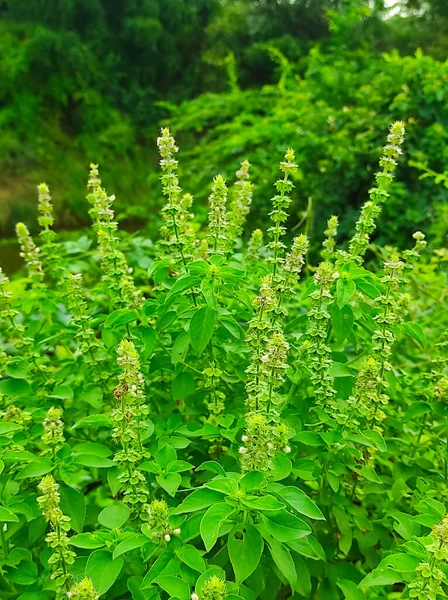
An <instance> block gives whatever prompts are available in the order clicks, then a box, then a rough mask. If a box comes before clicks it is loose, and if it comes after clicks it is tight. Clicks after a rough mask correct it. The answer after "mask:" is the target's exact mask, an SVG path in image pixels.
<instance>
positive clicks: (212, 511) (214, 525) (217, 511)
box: [200, 502, 235, 552]
mask: <svg viewBox="0 0 448 600" xmlns="http://www.w3.org/2000/svg"><path fill="white" fill-rule="evenodd" d="M234 511H235V509H234V507H233V506H231V505H230V504H226V503H225V502H219V503H218V504H214V505H213V506H211V507H210V508H209V509H208V510H207V511H206V513H205V514H204V516H203V517H202V520H201V525H200V532H201V537H202V539H203V541H204V546H205V549H206V550H207V552H209V551H210V550H211V549H212V548H213V546H214V545H215V544H216V540H217V539H218V535H219V530H220V528H221V525H222V523H224V521H226V519H228V517H229V516H230V515H231V514H232V513H233V512H234Z"/></svg>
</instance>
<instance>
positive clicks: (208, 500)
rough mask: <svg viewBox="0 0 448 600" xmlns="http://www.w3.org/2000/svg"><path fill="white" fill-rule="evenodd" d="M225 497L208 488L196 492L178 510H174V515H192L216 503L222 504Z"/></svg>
mask: <svg viewBox="0 0 448 600" xmlns="http://www.w3.org/2000/svg"><path fill="white" fill-rule="evenodd" d="M223 499H224V495H223V494H220V493H219V492H215V491H214V490H208V489H207V488H201V489H199V490H195V491H194V492H192V493H191V494H190V495H189V496H187V497H186V498H185V500H184V501H183V502H182V504H180V505H179V506H178V507H177V508H175V509H174V511H173V514H174V515H181V514H183V513H190V512H196V511H199V510H202V509H203V508H207V507H209V506H211V505H212V504H215V503H216V502H222V500H223Z"/></svg>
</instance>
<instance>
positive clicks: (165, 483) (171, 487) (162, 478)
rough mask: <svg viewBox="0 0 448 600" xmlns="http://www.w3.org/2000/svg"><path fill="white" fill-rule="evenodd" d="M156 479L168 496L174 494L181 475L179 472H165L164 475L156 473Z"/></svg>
mask: <svg viewBox="0 0 448 600" xmlns="http://www.w3.org/2000/svg"><path fill="white" fill-rule="evenodd" d="M156 481H157V483H158V484H159V485H160V487H161V488H163V489H164V490H165V491H166V492H168V494H169V495H170V496H174V494H175V493H176V491H177V488H178V487H179V486H180V484H181V481H182V477H181V476H180V475H179V473H166V474H164V475H157V477H156Z"/></svg>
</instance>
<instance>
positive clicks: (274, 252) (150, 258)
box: [0, 121, 448, 600]
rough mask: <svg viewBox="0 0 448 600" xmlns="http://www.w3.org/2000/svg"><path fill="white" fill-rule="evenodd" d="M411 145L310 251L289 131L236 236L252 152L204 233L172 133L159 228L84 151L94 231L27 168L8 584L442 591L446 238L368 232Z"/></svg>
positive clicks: (1, 297) (9, 300) (6, 404)
mask: <svg viewBox="0 0 448 600" xmlns="http://www.w3.org/2000/svg"><path fill="white" fill-rule="evenodd" d="M386 131H387V130H386ZM386 131H385V132H384V133H386ZM403 143H404V146H405V145H406V140H405V128H404V124H403V123H402V122H401V121H398V122H396V123H394V124H393V125H392V127H391V128H390V131H389V134H388V136H387V142H386V145H385V146H384V148H383V150H382V151H381V155H380V161H379V167H378V170H377V172H376V174H375V176H374V178H373V179H374V180H373V181H372V182H371V187H370V190H369V191H368V198H366V201H365V202H364V204H363V206H362V209H361V212H360V215H359V217H358V219H357V222H356V225H355V228H354V231H353V232H352V233H351V234H350V236H349V241H348V243H347V244H345V245H341V244H340V243H339V241H338V218H337V217H335V216H333V217H332V218H330V219H329V221H328V223H327V227H326V230H325V240H324V243H323V245H322V248H321V251H320V252H321V258H317V260H316V261H315V262H313V261H312V260H310V254H309V247H310V241H311V240H310V239H309V238H308V236H307V235H306V234H304V233H299V234H297V235H296V236H295V237H294V238H293V239H292V241H291V243H289V242H288V240H287V236H286V235H285V234H286V233H287V228H286V223H287V222H288V211H289V209H290V207H291V205H292V198H293V192H294V181H295V180H296V178H297V174H298V170H299V167H298V165H297V164H296V157H295V154H294V151H293V150H292V149H289V150H287V151H286V154H285V155H284V158H283V159H282V160H281V162H280V165H279V170H277V181H276V182H275V183H274V180H273V181H272V182H271V190H272V193H271V195H272V199H271V206H270V209H269V221H270V226H269V227H268V228H267V231H265V232H261V231H260V230H255V231H253V232H252V234H251V236H250V241H249V242H244V241H243V240H242V239H241V237H240V235H241V232H242V230H243V228H244V225H245V219H246V218H247V216H248V215H249V221H250V220H251V217H250V208H251V203H252V198H253V194H254V192H255V191H256V189H257V187H256V184H257V181H256V180H255V181H254V184H255V186H254V184H253V183H252V179H251V173H252V169H251V165H250V164H249V162H247V161H243V162H242V164H241V165H240V168H239V169H238V172H237V174H236V179H235V180H234V181H233V179H232V181H231V182H230V181H229V182H227V181H226V180H225V179H224V178H223V177H222V175H219V174H218V175H216V176H215V177H214V179H213V182H212V186H211V191H210V194H209V198H208V212H207V225H206V227H205V228H202V227H201V226H200V223H199V222H198V221H197V220H196V219H195V217H194V214H193V213H192V208H193V206H194V205H193V204H192V196H191V195H190V194H189V193H184V192H183V191H182V189H181V187H180V184H181V181H180V179H179V175H178V173H179V168H178V167H179V165H178V160H177V156H178V154H177V153H178V148H177V146H176V143H175V141H174V138H173V137H172V135H171V133H170V131H169V130H168V129H167V128H164V129H162V131H161V134H160V136H159V138H158V140H157V145H158V149H159V153H160V167H161V177H160V179H161V188H162V193H163V196H164V201H165V205H164V207H163V209H162V219H163V225H162V227H161V235H160V239H159V240H158V241H157V243H152V242H150V241H149V240H148V239H146V238H144V237H141V236H137V235H129V234H128V235H126V236H121V235H120V234H119V232H118V225H117V222H116V220H115V215H114V210H113V200H114V197H113V196H110V195H109V194H108V193H107V192H106V190H105V189H104V187H103V184H102V182H101V179H100V172H99V169H98V167H97V165H94V164H92V165H91V169H90V176H89V180H88V186H87V187H88V193H87V202H88V204H89V206H90V210H89V214H90V217H91V219H92V223H93V230H94V237H95V243H94V244H92V243H91V241H90V239H89V237H88V236H81V237H78V238H76V237H75V236H74V238H73V239H71V240H66V239H64V238H63V237H61V236H59V235H58V234H57V233H55V231H54V229H53V223H54V215H53V206H52V200H51V196H50V190H49V188H48V186H47V185H46V184H41V185H39V188H38V193H39V198H38V200H39V202H38V224H39V234H38V241H37V240H36V242H37V244H38V246H40V250H38V248H37V246H36V242H35V241H34V240H33V238H32V237H31V236H30V234H29V230H28V228H27V227H26V225H24V224H23V223H18V224H17V227H16V230H17V235H18V238H19V241H20V246H21V250H22V255H23V258H24V261H25V270H24V273H23V276H17V277H14V278H13V279H12V280H11V281H10V280H8V278H7V277H6V276H4V275H3V274H1V278H0V322H1V336H2V338H1V353H0V360H1V363H2V373H3V374H4V377H3V378H2V380H1V381H0V395H1V403H2V406H1V410H2V420H1V423H0V449H1V452H0V473H1V474H0V526H1V527H0V531H1V557H0V565H1V570H0V596H1V598H2V599H5V600H7V599H11V600H54V599H55V600H62V599H64V598H69V599H72V600H73V599H75V600H98V599H99V598H104V599H105V600H114V599H120V600H167V599H169V598H174V599H180V600H190V598H191V600H226V599H227V600H256V599H257V598H261V599H262V600H277V599H281V598H294V599H296V600H300V599H303V598H308V599H312V600H324V599H325V600H344V599H345V600H368V599H370V600H377V599H378V600H379V599H381V598H384V599H389V600H391V599H392V598H403V599H406V598H418V599H419V600H428V599H432V600H438V599H441V598H447V597H448V577H447V570H448V569H447V566H448V565H447V562H448V516H447V515H446V495H447V486H448V451H447V448H448V428H447V425H446V423H445V419H446V418H447V408H446V406H447V403H446V401H447V393H448V370H447V369H448V338H447V334H446V331H447V325H448V322H447V321H448V314H447V311H446V307H445V304H446V296H447V293H448V277H447V271H446V269H444V268H443V267H444V265H445V266H446V260H447V257H448V255H447V250H446V248H443V247H439V246H438V245H437V241H436V240H437V238H436V237H435V238H434V239H433V240H432V241H431V243H430V244H429V245H428V247H427V244H426V241H425V235H424V234H423V233H421V232H420V231H414V232H413V234H412V236H409V239H407V240H406V244H405V245H403V246H402V245H401V242H400V244H397V245H396V246H394V247H392V246H380V245H378V244H373V243H372V241H371V238H372V236H373V234H374V232H375V229H376V227H377V219H378V217H379V216H380V214H381V212H382V211H383V210H384V211H386V210H387V207H388V203H389V201H390V200H391V199H392V196H391V192H392V191H393V189H394V186H396V185H397V183H395V182H394V179H395V177H396V168H397V165H398V164H399V163H400V161H401V160H402V158H401V153H402V146H403ZM279 158H281V155H279ZM206 162H207V156H206V155H205V154H204V157H203V164H204V165H205V164H206ZM184 171H187V169H186V167H185V168H184ZM428 174H430V173H428ZM403 202H404V204H405V203H406V202H407V198H406V197H405V198H404V199H403ZM267 218H268V216H267V215H266V219H267ZM318 225H320V227H321V229H324V228H325V225H324V223H322V222H319V221H318V220H317V219H316V226H318ZM402 237H404V236H402Z"/></svg>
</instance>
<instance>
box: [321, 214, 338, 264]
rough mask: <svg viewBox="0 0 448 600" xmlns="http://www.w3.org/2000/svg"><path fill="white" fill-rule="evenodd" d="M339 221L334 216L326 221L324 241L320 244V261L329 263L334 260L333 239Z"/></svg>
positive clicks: (334, 242)
mask: <svg viewBox="0 0 448 600" xmlns="http://www.w3.org/2000/svg"><path fill="white" fill-rule="evenodd" d="M338 225H339V220H338V218H337V216H336V215H333V216H332V217H330V218H329V219H328V221H327V229H326V230H325V231H324V234H325V240H324V241H323V242H322V246H323V248H322V252H321V256H322V259H323V260H325V261H328V262H331V260H333V258H334V249H335V246H336V241H335V237H336V235H337V233H338Z"/></svg>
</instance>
